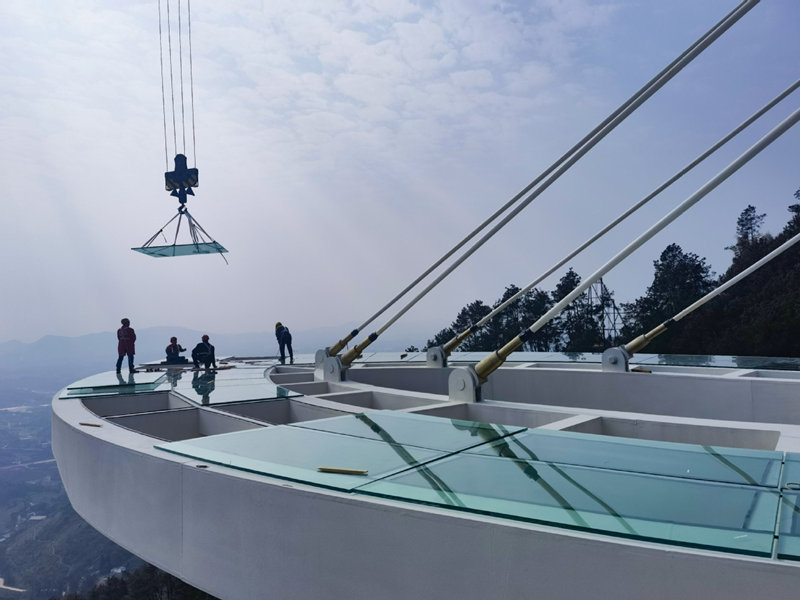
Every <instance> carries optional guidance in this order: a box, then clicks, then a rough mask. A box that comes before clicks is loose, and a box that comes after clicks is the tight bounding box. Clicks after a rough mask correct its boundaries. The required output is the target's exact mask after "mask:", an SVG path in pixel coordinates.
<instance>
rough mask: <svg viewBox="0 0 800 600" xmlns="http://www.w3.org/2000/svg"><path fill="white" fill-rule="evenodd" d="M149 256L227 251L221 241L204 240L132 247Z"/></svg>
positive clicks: (189, 254)
mask: <svg viewBox="0 0 800 600" xmlns="http://www.w3.org/2000/svg"><path fill="white" fill-rule="evenodd" d="M131 250H135V251H136V252H141V253H142V254H146V255H147V256H154V257H156V258H161V257H169V256H191V255H192V254H214V253H217V252H219V253H222V252H227V250H226V249H225V248H224V247H223V246H222V244H220V243H219V242H204V243H202V244H175V245H172V246H142V247H139V248H131Z"/></svg>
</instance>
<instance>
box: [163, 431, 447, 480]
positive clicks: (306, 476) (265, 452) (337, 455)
mask: <svg viewBox="0 0 800 600" xmlns="http://www.w3.org/2000/svg"><path fill="white" fill-rule="evenodd" d="M156 447H157V448H160V449H162V450H167V451H168V452H174V453H176V454H181V455H183V456H189V457H191V458H193V459H196V460H202V461H207V462H212V463H217V464H221V465H225V466H229V467H233V468H236V469H243V470H246V471H252V472H255V473H261V474H264V475H271V476H275V477H281V478H285V479H293V480H296V481H300V482H304V483H310V484H314V485H321V486H325V487H331V488H336V489H341V490H352V489H353V488H355V487H357V486H359V485H363V484H364V483H366V482H368V481H372V480H375V479H378V478H381V477H385V476H387V475H391V474H393V473H397V472H399V471H403V470H405V469H408V468H411V467H414V466H416V465H418V464H420V463H421V462H425V461H429V460H432V459H434V458H437V457H440V456H444V455H443V454H442V453H440V452H435V451H433V450H428V449H424V448H417V447H414V446H409V447H403V446H400V445H399V444H387V443H384V442H377V441H373V440H367V439H363V438H357V437H353V436H348V435H338V434H333V433H326V432H324V431H313V430H310V429H303V428H300V427H289V426H276V427H265V428H263V429H252V430H248V431H241V432H236V433H230V434H225V435H216V436H210V437H206V438H198V439H194V440H187V441H182V442H173V443H168V444H161V445H159V446H156ZM320 467H323V468H334V469H354V470H363V471H366V474H364V475H348V474H335V473H325V472H320V471H319V468H320Z"/></svg>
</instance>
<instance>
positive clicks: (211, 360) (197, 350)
mask: <svg viewBox="0 0 800 600" xmlns="http://www.w3.org/2000/svg"><path fill="white" fill-rule="evenodd" d="M192 362H193V363H194V368H195V369H199V368H200V363H203V365H204V366H205V368H206V369H208V368H209V367H211V366H213V367H214V368H215V369H216V368H217V359H216V358H215V357H214V346H212V345H211V344H210V343H209V341H208V336H207V335H204V336H203V341H202V342H200V343H199V344H197V346H195V347H194V349H193V350H192Z"/></svg>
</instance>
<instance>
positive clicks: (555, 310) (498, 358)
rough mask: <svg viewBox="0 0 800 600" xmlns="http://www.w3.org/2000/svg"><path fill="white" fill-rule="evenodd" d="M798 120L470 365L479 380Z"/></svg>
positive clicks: (789, 120) (796, 115) (797, 115)
mask: <svg viewBox="0 0 800 600" xmlns="http://www.w3.org/2000/svg"><path fill="white" fill-rule="evenodd" d="M798 121H800V108H798V109H797V110H795V111H794V112H793V113H792V114H790V115H789V116H788V117H786V119H784V120H783V121H781V122H780V123H779V124H778V125H776V126H775V127H774V128H773V129H772V130H770V131H769V132H768V133H767V134H766V135H764V136H763V137H762V138H761V139H759V140H758V141H757V142H756V143H755V144H753V145H752V146H751V147H750V148H748V149H747V150H746V151H745V152H744V153H743V154H741V155H740V156H739V157H738V158H737V159H736V160H734V161H733V162H732V163H730V164H729V165H728V166H727V167H725V168H724V169H723V170H722V171H720V172H719V173H717V175H715V176H714V177H712V178H711V179H710V180H709V181H708V182H706V183H705V184H704V185H703V186H702V187H701V188H700V189H698V190H697V191H696V192H695V193H694V194H692V195H691V196H689V197H688V198H687V199H686V200H684V201H683V202H682V203H681V204H679V205H678V206H677V207H675V208H674V209H673V210H672V211H670V212H669V213H667V214H666V215H665V216H664V217H662V218H661V219H660V220H659V221H657V222H656V223H655V224H654V225H652V226H651V227H650V228H649V229H648V230H647V231H645V232H644V233H642V234H641V235H640V236H639V237H637V238H636V239H635V240H634V241H632V242H631V243H630V244H628V245H627V246H625V248H623V249H622V250H620V251H619V252H618V253H617V254H616V255H615V256H614V257H613V258H611V260H609V261H608V262H607V263H606V264H604V265H603V266H602V267H600V268H599V269H597V270H596V271H595V272H594V273H592V274H591V275H590V276H589V277H588V278H587V279H586V280H585V281H584V282H582V283H581V284H580V285H578V286H576V287H575V289H573V290H572V291H571V292H570V293H569V294H567V295H566V296H565V297H564V298H563V299H562V300H560V301H559V302H558V303H557V304H556V305H555V306H553V307H552V308H551V309H550V310H548V311H547V312H546V313H545V314H544V315H542V316H541V317H540V318H539V319H538V320H537V321H536V322H535V323H534V324H533V325H531V326H530V327H529V328H528V329H527V330H525V331H523V332H522V333H521V334H519V335H518V336H517V337H515V338H514V339H512V340H511V341H510V342H508V343H507V344H506V345H505V346H503V347H502V348H500V349H499V350H497V351H495V352H492V353H491V354H490V355H489V356H487V357H486V358H484V359H483V360H482V361H480V362H479V363H478V364H476V365H475V366H474V367H469V368H470V369H472V370H474V372H475V374H476V375H477V377H478V381H479V382H480V383H481V384H482V383H484V382H485V381H486V379H487V377H488V376H489V375H490V374H491V373H493V372H494V371H495V370H497V369H498V368H499V367H500V366H501V365H502V364H503V363H504V362H505V360H506V358H508V356H509V355H510V354H511V353H512V352H514V351H515V350H518V349H519V348H520V347H521V346H522V345H523V344H524V343H525V342H526V341H528V340H530V339H531V338H532V336H533V334H535V333H536V332H537V331H539V329H541V328H542V327H544V326H545V325H546V324H547V323H549V322H550V321H552V320H553V319H554V318H555V317H556V316H558V314H559V313H560V312H561V311H562V310H563V309H564V308H565V307H566V306H567V305H568V304H570V303H571V302H572V301H573V300H574V299H575V298H577V297H578V296H580V295H581V294H582V293H583V292H584V291H585V290H586V288H588V287H589V286H590V285H592V283H594V282H595V281H596V280H598V279H599V278H600V277H602V276H603V275H605V274H606V273H607V272H608V271H610V270H611V269H612V268H614V267H615V266H616V265H618V264H619V263H620V262H622V261H623V260H624V259H625V258H627V257H628V256H629V255H630V254H632V253H633V252H634V250H636V249H637V248H639V247H640V246H642V245H643V244H644V243H645V242H647V241H649V240H650V239H651V238H652V237H653V236H655V235H656V234H657V233H658V232H660V231H661V230H662V229H664V228H665V227H666V226H667V225H669V224H670V223H672V222H673V221H674V220H675V219H677V218H678V217H679V216H680V215H682V214H683V213H684V212H686V211H687V210H689V208H691V207H692V206H694V205H695V204H696V203H697V202H699V201H700V200H701V199H702V198H703V197H705V196H706V195H707V194H708V193H709V192H711V191H712V190H713V189H714V188H716V187H717V186H718V185H719V184H721V183H722V182H723V181H725V180H726V179H728V177H730V176H731V175H733V174H734V173H735V172H736V171H738V170H739V169H740V168H741V167H742V166H744V165H745V164H746V163H747V162H749V161H750V160H751V159H752V158H753V157H755V156H756V155H757V154H759V153H760V152H761V151H762V150H763V149H764V148H766V147H767V146H769V145H770V144H771V143H772V142H774V141H775V140H776V139H778V138H779V137H780V136H781V135H783V134H784V133H785V132H786V131H787V130H789V129H790V128H791V127H792V126H793V125H795V124H796V123H797V122H798Z"/></svg>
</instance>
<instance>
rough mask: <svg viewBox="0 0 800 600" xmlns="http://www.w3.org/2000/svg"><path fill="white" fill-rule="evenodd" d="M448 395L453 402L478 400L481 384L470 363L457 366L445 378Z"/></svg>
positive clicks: (479, 398) (479, 399)
mask: <svg viewBox="0 0 800 600" xmlns="http://www.w3.org/2000/svg"><path fill="white" fill-rule="evenodd" d="M447 387H448V396H449V398H450V400H451V401H453V402H480V401H481V384H480V380H479V379H478V374H477V373H476V372H475V369H474V368H473V367H472V366H471V365H470V366H467V367H457V368H455V369H453V370H452V371H451V372H450V378H449V379H448V380H447Z"/></svg>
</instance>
